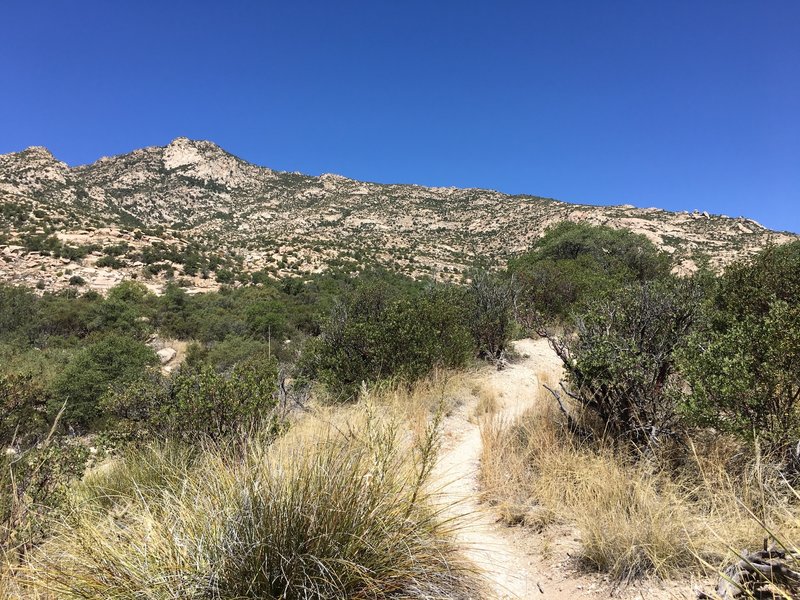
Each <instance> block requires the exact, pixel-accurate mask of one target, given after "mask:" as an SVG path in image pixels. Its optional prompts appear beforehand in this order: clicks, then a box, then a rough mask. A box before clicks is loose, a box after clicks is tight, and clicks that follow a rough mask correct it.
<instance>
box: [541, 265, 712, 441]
mask: <svg viewBox="0 0 800 600" xmlns="http://www.w3.org/2000/svg"><path fill="white" fill-rule="evenodd" d="M701 299H702V287H701V285H700V284H699V282H697V281H692V280H666V281H662V282H655V283H645V284H640V285H634V286H630V287H627V288H623V289H621V290H619V291H618V292H617V293H616V294H614V295H613V296H611V297H608V298H605V299H598V300H595V301H592V302H589V303H588V305H587V309H586V311H585V313H584V314H581V315H579V316H576V317H575V318H574V329H572V330H570V331H567V332H566V334H565V336H564V338H563V339H556V338H553V339H552V340H551V341H552V342H553V346H554V348H555V350H556V352H557V353H558V355H559V357H560V358H561V359H562V362H563V364H564V368H565V370H566V372H567V380H568V383H569V387H570V395H571V396H572V398H573V399H574V400H576V401H577V402H578V403H579V404H580V405H581V406H582V407H583V408H584V409H587V410H589V411H590V412H591V413H592V414H594V415H595V416H596V417H597V418H598V421H599V423H601V424H602V427H603V428H604V432H605V433H607V434H609V435H610V436H611V437H612V438H613V439H616V440H620V441H628V442H633V443H634V444H636V445H637V446H641V447H645V446H652V445H653V444H655V443H657V442H659V441H661V440H663V439H664V438H665V437H668V436H673V435H675V434H676V432H677V427H678V424H679V412H678V406H679V401H680V399H681V382H680V380H678V378H677V377H676V371H677V366H676V362H677V351H678V350H679V349H680V348H681V347H682V346H683V345H684V344H685V343H686V340H687V336H688V334H689V333H690V332H691V331H692V328H693V327H694V326H695V323H696V320H697V318H698V313H699V307H700V302H701Z"/></svg>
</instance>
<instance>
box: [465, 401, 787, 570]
mask: <svg viewBox="0 0 800 600" xmlns="http://www.w3.org/2000/svg"><path fill="white" fill-rule="evenodd" d="M482 435H483V440H484V452H483V457H482V471H481V476H482V483H483V485H484V489H485V490H486V497H487V499H488V500H489V501H490V502H492V503H493V504H494V505H495V506H496V507H497V509H498V510H499V511H500V513H501V515H502V517H503V519H504V520H505V521H506V522H507V523H509V524H520V523H523V524H525V525H527V526H530V527H533V528H535V529H538V530H542V529H544V528H546V527H548V526H549V525H551V524H553V523H557V522H558V523H566V524H569V525H572V526H574V527H575V528H576V529H577V530H578V532H579V539H580V546H581V551H580V552H581V558H582V560H583V562H584V564H585V565H587V566H589V567H591V568H593V569H598V570H601V571H604V572H608V573H609V574H611V575H612V576H613V577H614V578H616V579H618V580H629V579H632V578H636V577H640V576H645V575H655V576H658V577H664V578H667V577H671V576H675V575H677V574H679V573H680V574H686V573H690V572H692V573H696V572H701V571H703V570H704V567H705V566H706V565H707V564H711V565H720V564H723V563H724V561H725V560H726V558H728V557H730V555H731V554H732V549H736V550H737V551H738V550H739V549H741V548H744V547H751V548H752V547H759V546H760V545H761V544H762V543H763V537H764V533H763V529H762V527H761V525H760V524H759V522H758V520H757V519H754V518H752V517H753V515H756V516H758V518H759V519H761V520H763V521H764V522H765V523H769V526H770V527H776V528H778V529H780V530H781V531H783V532H784V535H788V536H790V537H791V539H797V536H798V534H800V521H798V518H797V517H798V511H797V509H796V507H795V508H793V507H792V502H791V499H790V498H788V497H787V487H786V485H785V483H783V482H782V481H781V480H780V479H779V478H778V476H777V475H776V473H777V470H776V469H774V468H772V466H771V465H769V464H765V463H764V462H763V461H760V460H756V461H750V462H748V461H747V460H745V459H743V458H742V459H738V458H736V453H737V452H738V448H736V447H735V446H732V445H731V444H730V443H729V442H727V441H725V440H722V439H719V438H716V439H714V440H708V441H705V442H703V443H702V444H701V443H699V442H698V445H697V446H695V447H694V448H693V451H690V452H689V453H688V455H687V453H686V452H683V455H682V456H681V458H680V460H678V459H676V458H675V457H670V459H671V460H670V461H667V460H665V459H664V458H663V457H662V458H661V459H659V460H653V459H641V458H640V459H639V460H632V459H631V457H629V456H624V455H622V454H620V453H619V452H617V451H615V450H614V449H612V448H611V447H603V446H598V445H597V444H588V443H585V442H584V443H581V442H579V441H577V440H576V439H575V438H574V437H573V436H571V435H570V434H568V433H567V432H566V430H565V428H564V426H563V419H562V416H561V415H560V413H559V411H558V409H557V408H555V407H554V402H553V400H552V396H550V395H549V393H548V392H547V391H546V390H544V389H542V391H541V392H540V397H539V402H538V403H537V407H536V408H535V409H533V410H531V411H529V412H528V413H526V414H524V415H523V416H522V417H521V418H520V419H518V420H517V421H516V422H513V423H507V422H502V421H500V420H498V419H489V420H487V421H485V422H484V424H483V428H482ZM667 454H669V453H667ZM737 460H738V461H739V464H738V466H737V462H736V461H737ZM732 472H735V473H737V475H736V476H732V475H730V473H732ZM751 513H752V514H751Z"/></svg>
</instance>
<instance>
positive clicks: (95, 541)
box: [25, 402, 481, 600]
mask: <svg viewBox="0 0 800 600" xmlns="http://www.w3.org/2000/svg"><path fill="white" fill-rule="evenodd" d="M394 412H395V411H393V410H392V409H391V407H385V406H382V407H380V408H378V407H376V406H375V405H373V404H371V403H369V402H367V403H366V404H365V405H362V406H361V407H358V408H353V409H339V410H337V411H335V412H334V411H325V410H322V411H320V412H319V413H318V414H317V415H316V416H313V417H307V418H305V419H302V420H301V421H300V422H299V423H297V424H296V426H294V427H293V428H292V429H290V431H289V433H288V434H286V435H285V436H284V437H283V438H281V439H279V440H278V441H277V442H274V443H271V444H269V443H267V442H266V441H264V440H261V439H259V438H258V437H257V436H256V437H255V438H253V439H251V440H249V441H248V442H247V443H245V444H244V446H241V445H238V446H237V447H235V448H234V447H223V446H212V447H207V448H204V449H203V451H202V452H197V453H194V454H191V455H190V454H188V453H186V452H184V451H183V450H181V449H179V448H176V447H172V446H161V447H155V446H154V447H151V448H149V449H147V450H144V451H139V452H135V453H130V454H129V455H127V456H125V457H123V458H121V459H120V460H118V461H117V462H115V463H114V464H112V465H110V466H109V467H108V468H107V469H106V470H104V471H101V472H98V473H95V474H93V475H92V476H91V477H89V478H87V480H86V481H85V482H84V483H83V484H82V485H81V486H79V488H78V489H77V490H76V492H75V494H74V498H73V503H74V510H72V513H71V516H70V518H69V519H68V521H67V522H65V523H64V524H63V526H61V527H58V528H57V529H56V531H55V533H54V535H53V536H52V538H51V539H50V540H49V541H48V542H47V543H46V544H44V545H43V546H42V547H41V548H40V549H39V550H38V551H37V552H36V553H35V554H34V555H33V556H32V557H31V559H30V562H29V564H28V565H27V569H26V577H25V580H26V584H27V585H28V586H29V588H30V589H31V590H32V592H36V591H39V592H44V593H47V594H49V595H50V597H53V598H63V599H70V598H74V599H77V598H82V599H85V598H98V599H100V598H104V599H105V598H111V599H118V600H123V599H131V600H132V599H134V598H137V599H138V598H197V599H200V598H203V599H208V598H218V599H231V600H232V599H246V598H276V599H277V598H281V599H286V600H291V599H300V598H303V599H305V598H356V599H357V598H393V599H394V598H398V599H399V598H478V597H480V595H481V594H480V590H479V586H478V585H477V584H476V583H475V579H474V578H473V575H472V573H471V571H470V568H469V567H468V566H467V564H466V563H465V562H462V559H461V558H460V557H459V554H458V551H457V548H456V547H455V546H454V544H453V542H452V534H453V528H454V527H456V526H457V524H456V523H454V522H452V520H448V519H445V518H443V517H442V515H440V514H439V513H438V512H437V511H438V509H436V508H434V507H433V506H434V504H433V503H432V502H430V496H429V492H428V491H427V488H426V484H427V481H426V479H427V475H428V474H429V473H430V465H432V463H433V461H434V459H435V451H436V445H437V441H436V440H437V436H438V428H437V421H436V419H434V420H433V421H431V420H430V419H428V425H427V426H426V427H422V428H421V429H420V434H419V435H416V436H413V439H408V435H404V434H401V432H402V431H404V430H405V429H406V428H405V427H401V426H400V423H399V421H398V419H397V418H396V417H395V416H394Z"/></svg>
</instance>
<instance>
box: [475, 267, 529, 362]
mask: <svg viewBox="0 0 800 600" xmlns="http://www.w3.org/2000/svg"><path fill="white" fill-rule="evenodd" d="M516 294H517V290H516V285H515V282H514V281H513V280H502V279H500V278H499V277H496V276H492V275H489V274H487V273H475V274H473V275H472V277H471V282H470V286H469V300H470V311H469V314H468V315H467V316H468V320H469V327H470V330H471V332H472V336H473V338H474V340H475V345H476V347H477V349H478V353H479V354H480V355H481V356H484V357H487V358H491V359H497V358H500V357H502V355H503V353H504V352H505V350H506V348H507V346H508V343H509V341H510V340H511V336H512V332H513V328H514V320H513V312H514V306H515V299H516Z"/></svg>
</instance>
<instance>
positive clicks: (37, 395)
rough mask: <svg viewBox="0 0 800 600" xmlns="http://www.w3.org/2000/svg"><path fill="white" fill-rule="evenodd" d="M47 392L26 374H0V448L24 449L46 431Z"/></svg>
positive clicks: (37, 381)
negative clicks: (21, 447) (10, 446)
mask: <svg viewBox="0 0 800 600" xmlns="http://www.w3.org/2000/svg"><path fill="white" fill-rule="evenodd" d="M47 399H48V393H47V390H45V389H44V387H43V386H42V385H41V381H40V380H37V379H35V378H34V377H33V376H32V375H30V374H24V375H18V374H13V373H9V374H5V373H0V446H2V447H6V446H9V445H11V444H13V445H14V446H20V445H21V446H23V447H24V446H28V445H30V444H31V443H32V442H33V441H35V440H36V439H37V438H38V437H40V436H42V435H44V434H45V433H46V432H47V429H48V426H49V419H48V418H47Z"/></svg>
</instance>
